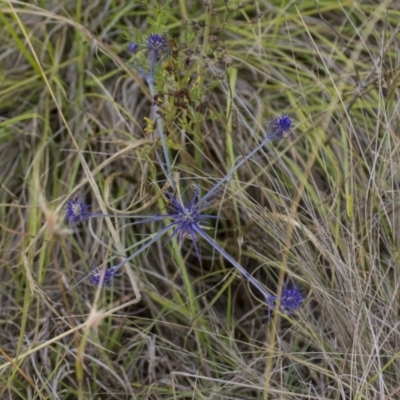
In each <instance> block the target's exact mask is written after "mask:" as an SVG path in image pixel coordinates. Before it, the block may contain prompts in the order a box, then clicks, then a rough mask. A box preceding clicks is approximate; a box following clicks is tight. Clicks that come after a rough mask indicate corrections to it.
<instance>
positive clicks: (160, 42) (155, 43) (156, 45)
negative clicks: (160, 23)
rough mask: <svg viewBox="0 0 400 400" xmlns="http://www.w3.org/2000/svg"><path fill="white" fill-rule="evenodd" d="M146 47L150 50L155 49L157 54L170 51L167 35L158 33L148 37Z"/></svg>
mask: <svg viewBox="0 0 400 400" xmlns="http://www.w3.org/2000/svg"><path fill="white" fill-rule="evenodd" d="M146 47H147V50H149V51H155V52H156V53H157V55H160V54H162V53H164V52H167V51H168V43H167V41H166V39H165V36H164V35H158V34H157V33H152V34H150V35H149V36H148V37H147V40H146Z"/></svg>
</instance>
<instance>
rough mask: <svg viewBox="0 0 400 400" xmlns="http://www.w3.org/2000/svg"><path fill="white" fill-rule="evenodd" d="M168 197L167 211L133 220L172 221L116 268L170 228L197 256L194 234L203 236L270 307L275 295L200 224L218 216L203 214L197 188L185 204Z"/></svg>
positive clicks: (203, 205)
mask: <svg viewBox="0 0 400 400" xmlns="http://www.w3.org/2000/svg"><path fill="white" fill-rule="evenodd" d="M168 197H169V198H170V201H171V205H170V212H169V213H168V214H163V215H156V216H154V217H150V218H147V219H144V220H142V221H139V222H136V223H147V222H155V221H162V220H170V221H171V222H170V223H169V224H168V225H167V226H166V227H165V228H163V229H161V230H160V231H159V232H158V233H157V235H156V237H155V238H153V239H152V240H150V241H149V242H148V243H146V245H144V246H143V247H141V248H140V249H139V250H138V251H136V252H135V253H134V254H132V255H130V256H129V257H128V258H126V259H125V260H123V261H122V262H121V263H119V264H118V265H116V266H115V267H114V268H115V270H118V269H119V268H120V267H122V266H123V265H124V264H125V263H127V262H128V261H130V260H131V259H132V258H134V257H136V255H138V254H139V253H141V252H142V251H144V250H145V249H147V248H148V247H149V246H150V245H151V244H152V243H154V242H155V241H156V240H157V239H158V238H160V237H161V236H163V235H164V234H165V233H167V231H169V230H171V229H172V230H173V232H172V234H171V235H170V238H169V240H171V239H172V238H173V237H175V236H177V238H178V241H179V243H182V242H183V240H184V239H185V238H190V239H191V240H192V242H193V245H194V248H195V251H196V254H197V257H198V258H199V259H201V258H200V252H199V248H198V245H197V236H199V237H201V238H203V239H204V240H205V241H206V242H207V243H209V244H210V245H211V246H212V247H213V248H214V250H216V251H217V252H218V253H219V254H221V255H222V256H223V257H224V258H225V259H226V260H228V261H229V262H230V263H231V264H232V265H233V266H234V267H235V268H236V269H237V270H238V271H239V272H240V273H241V274H242V275H243V276H244V277H245V278H246V279H247V280H248V281H249V282H250V283H251V284H252V285H253V286H255V287H256V288H257V289H258V290H259V291H260V293H261V294H262V295H263V296H264V298H265V302H266V304H267V305H268V307H272V305H273V301H274V296H272V295H270V294H269V293H268V292H267V291H266V289H265V288H264V287H263V286H262V285H261V284H260V282H258V281H257V279H255V278H254V277H253V276H252V275H251V274H250V273H249V272H247V271H246V270H245V269H244V268H243V267H242V266H241V265H240V264H239V263H238V262H237V261H236V260H235V259H234V258H233V257H232V256H231V255H230V254H228V253H227V252H226V251H225V250H224V249H223V248H222V247H221V246H220V245H219V244H218V243H217V242H216V241H215V240H214V239H212V238H211V237H210V236H209V235H208V234H207V233H206V232H205V231H204V227H203V226H202V225H201V224H202V223H203V222H204V221H205V220H206V219H208V218H211V219H218V218H219V217H218V216H215V215H209V214H203V211H204V209H205V208H206V207H208V203H207V202H204V201H201V203H200V201H199V200H198V198H199V188H198V187H196V188H195V191H194V195H193V197H192V199H191V201H190V202H189V203H188V204H187V205H185V204H184V203H183V202H182V201H181V200H180V199H178V198H176V197H174V196H173V195H172V194H171V193H169V194H168Z"/></svg>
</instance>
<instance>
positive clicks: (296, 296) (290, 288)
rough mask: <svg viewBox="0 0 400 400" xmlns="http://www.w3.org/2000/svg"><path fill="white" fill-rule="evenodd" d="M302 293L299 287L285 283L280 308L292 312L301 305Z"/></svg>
mask: <svg viewBox="0 0 400 400" xmlns="http://www.w3.org/2000/svg"><path fill="white" fill-rule="evenodd" d="M303 302H304V295H303V293H302V291H301V289H300V288H299V287H298V286H296V285H294V284H285V286H284V287H283V290H282V295H281V310H282V311H283V312H286V313H288V314H292V313H294V312H295V311H297V310H298V309H300V307H301V306H302V304H303Z"/></svg>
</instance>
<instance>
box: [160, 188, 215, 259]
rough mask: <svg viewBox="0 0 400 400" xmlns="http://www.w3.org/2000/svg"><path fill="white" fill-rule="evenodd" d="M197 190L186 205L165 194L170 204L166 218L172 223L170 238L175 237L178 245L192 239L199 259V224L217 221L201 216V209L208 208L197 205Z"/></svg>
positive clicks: (207, 216) (171, 195) (206, 204)
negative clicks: (197, 236) (187, 238)
mask: <svg viewBox="0 0 400 400" xmlns="http://www.w3.org/2000/svg"><path fill="white" fill-rule="evenodd" d="M199 190H200V189H199V188H198V187H196V188H195V190H194V195H193V197H192V199H191V201H190V202H189V203H188V204H187V205H185V204H183V203H181V201H180V200H179V199H177V198H176V197H174V195H173V194H172V193H169V192H167V195H168V197H169V198H170V200H171V204H170V205H169V208H170V213H169V214H167V215H166V216H168V217H169V218H171V219H172V221H173V222H172V223H171V224H170V225H171V227H174V232H173V234H172V237H173V236H177V237H178V241H179V242H180V243H182V242H183V240H184V239H185V238H186V237H189V238H190V239H192V242H193V245H194V248H195V250H196V254H197V257H198V258H199V259H201V257H200V252H199V248H198V246H197V238H196V232H197V231H198V229H201V226H200V224H201V223H202V222H203V221H204V220H205V219H208V218H211V219H218V217H216V216H214V215H208V214H203V209H204V208H205V207H207V206H208V203H205V204H202V205H201V206H198V205H197V200H198V198H199Z"/></svg>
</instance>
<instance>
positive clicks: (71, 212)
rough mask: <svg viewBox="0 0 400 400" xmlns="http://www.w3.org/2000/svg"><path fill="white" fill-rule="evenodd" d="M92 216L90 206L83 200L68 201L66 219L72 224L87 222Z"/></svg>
mask: <svg viewBox="0 0 400 400" xmlns="http://www.w3.org/2000/svg"><path fill="white" fill-rule="evenodd" d="M90 216H91V213H90V211H89V206H88V205H87V204H86V203H85V201H84V200H83V199H82V198H79V197H77V198H75V199H71V200H68V202H67V206H66V208H65V219H66V221H67V222H68V223H69V224H70V225H73V224H79V223H81V222H84V221H87V220H88V219H89V218H90Z"/></svg>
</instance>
